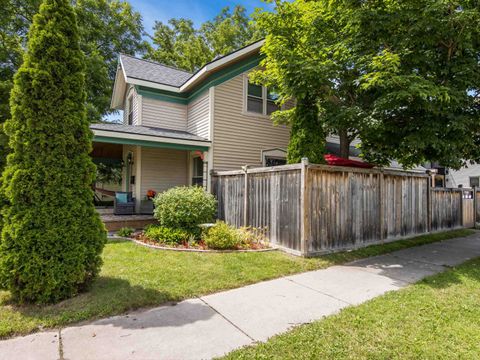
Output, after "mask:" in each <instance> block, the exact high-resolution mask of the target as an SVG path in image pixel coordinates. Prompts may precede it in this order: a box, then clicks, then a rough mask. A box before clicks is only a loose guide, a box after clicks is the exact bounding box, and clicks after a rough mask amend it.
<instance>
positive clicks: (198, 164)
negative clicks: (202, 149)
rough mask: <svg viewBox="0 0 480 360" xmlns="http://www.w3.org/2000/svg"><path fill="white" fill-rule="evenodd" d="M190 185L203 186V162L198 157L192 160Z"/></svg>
mask: <svg viewBox="0 0 480 360" xmlns="http://www.w3.org/2000/svg"><path fill="white" fill-rule="evenodd" d="M192 185H197V186H203V160H202V158H201V157H200V156H195V157H194V158H193V159H192Z"/></svg>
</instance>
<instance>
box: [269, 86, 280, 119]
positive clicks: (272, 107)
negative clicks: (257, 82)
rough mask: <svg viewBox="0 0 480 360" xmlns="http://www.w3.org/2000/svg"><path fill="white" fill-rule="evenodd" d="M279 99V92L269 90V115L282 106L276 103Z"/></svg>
mask: <svg viewBox="0 0 480 360" xmlns="http://www.w3.org/2000/svg"><path fill="white" fill-rule="evenodd" d="M278 99H279V96H278V94H277V93H275V92H273V91H268V90H267V115H270V114H271V113H273V112H275V111H277V110H280V107H279V106H278V105H277V103H276V101H277V100H278Z"/></svg>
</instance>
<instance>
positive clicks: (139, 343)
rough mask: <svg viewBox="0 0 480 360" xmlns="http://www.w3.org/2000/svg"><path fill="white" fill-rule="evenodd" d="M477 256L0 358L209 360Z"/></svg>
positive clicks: (238, 302)
mask: <svg viewBox="0 0 480 360" xmlns="http://www.w3.org/2000/svg"><path fill="white" fill-rule="evenodd" d="M475 257H480V234H475V235H473V236H469V237H466V238H458V239H452V240H447V241H443V242H439V243H434V244H430V245H424V246H420V247H415V248H410V249H406V250H401V251H397V252H394V253H391V254H388V255H382V256H377V257H374V258H368V259H364V260H359V261H356V262H353V263H350V264H346V265H344V266H333V267H330V268H328V269H325V270H318V271H312V272H307V273H303V274H299V275H293V276H288V277H284V278H280V279H276V280H271V281H266V282H262V283H258V284H254V285H250V286H246V287H243V288H239V289H235V290H230V291H225V292H222V293H218V294H213V295H209V296H204V297H201V298H198V299H191V300H186V301H183V302H181V303H178V304H176V305H174V306H162V307H159V308H155V309H151V310H148V311H144V312H138V313H131V314H129V315H123V316H116V317H112V318H108V319H103V320H99V321H96V322H94V323H91V324H87V325H82V326H72V327H68V328H65V329H61V330H60V331H49V332H44V333H39V334H34V335H29V336H25V337H20V338H14V339H10V340H5V341H0V359H2V360H3V359H8V360H13V359H42V360H48V359H52V360H53V359H65V360H67V359H68V360H80V359H88V360H97V359H98V360H100V359H108V360H116V359H119V360H120V359H122V360H125V359H141V360H148V359H208V358H212V357H215V356H221V355H223V354H225V353H228V352H230V351H232V350H234V349H236V348H238V347H241V346H244V345H249V344H252V343H254V342H256V341H265V340H267V339H268V338H269V337H271V336H273V335H275V334H278V333H281V332H284V331H287V330H288V329H290V328H291V327H292V326H295V325H299V324H303V323H307V322H311V321H314V320H318V319H321V318H322V317H324V316H328V315H331V314H334V313H336V312H338V311H340V310H341V309H342V308H344V307H346V306H349V305H356V304H360V303H362V302H364V301H367V300H369V299H372V298H374V297H376V296H379V295H381V294H383V293H385V292H387V291H391V290H398V289H400V288H402V287H405V286H407V285H408V284H411V283H413V282H416V281H418V280H421V279H422V278H424V277H426V276H428V275H433V274H436V273H438V272H441V271H444V270H445V269H446V268H447V267H449V266H454V265H458V264H460V263H462V262H465V261H467V260H469V259H472V258H475Z"/></svg>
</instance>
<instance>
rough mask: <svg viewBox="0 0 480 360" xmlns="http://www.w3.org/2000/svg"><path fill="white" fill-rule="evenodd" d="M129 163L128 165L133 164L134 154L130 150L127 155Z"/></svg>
mask: <svg viewBox="0 0 480 360" xmlns="http://www.w3.org/2000/svg"><path fill="white" fill-rule="evenodd" d="M127 164H128V165H132V164H133V154H132V153H131V152H129V153H128V155H127Z"/></svg>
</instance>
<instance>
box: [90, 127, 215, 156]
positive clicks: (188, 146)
mask: <svg viewBox="0 0 480 360" xmlns="http://www.w3.org/2000/svg"><path fill="white" fill-rule="evenodd" d="M90 129H91V130H92V131H93V134H94V137H93V141H94V142H104V143H111V144H125V145H140V146H146V147H157V148H169V149H178V150H200V151H207V150H208V149H209V147H210V145H211V142H210V141H209V140H207V139H205V138H202V137H200V136H197V135H194V134H191V133H189V132H186V131H176V130H169V129H161V128H154V127H148V126H136V125H124V124H91V125H90Z"/></svg>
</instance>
